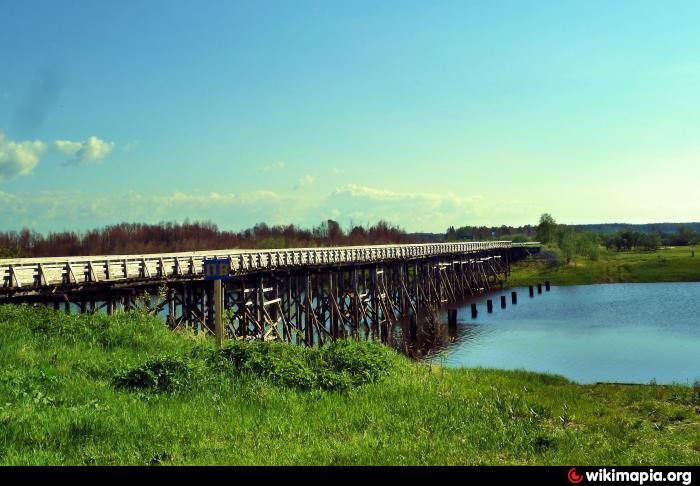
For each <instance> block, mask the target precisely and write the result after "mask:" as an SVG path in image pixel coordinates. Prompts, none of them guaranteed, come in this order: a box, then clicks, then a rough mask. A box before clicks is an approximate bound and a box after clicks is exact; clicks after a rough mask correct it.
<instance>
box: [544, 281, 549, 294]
mask: <svg viewBox="0 0 700 486" xmlns="http://www.w3.org/2000/svg"><path fill="white" fill-rule="evenodd" d="M544 288H545V290H546V291H547V292H549V280H546V281H545V282H544Z"/></svg>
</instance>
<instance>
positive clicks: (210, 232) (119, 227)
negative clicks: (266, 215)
mask: <svg viewBox="0 0 700 486" xmlns="http://www.w3.org/2000/svg"><path fill="white" fill-rule="evenodd" d="M415 241H416V239H415V238H412V237H411V236H409V235H408V234H406V232H405V231H404V230H402V229H401V228H398V227H396V226H393V225H392V224H390V223H387V222H385V221H380V222H378V223H377V224H375V225H373V226H369V227H367V228H365V227H363V226H354V227H352V228H351V229H348V230H343V229H342V228H341V226H340V224H338V223H337V222H336V221H333V220H327V221H324V222H323V223H321V224H320V225H319V226H317V227H315V228H312V229H303V228H300V227H298V226H295V225H286V226H268V225H267V224H265V223H260V224H257V225H255V226H254V227H252V228H249V229H246V230H244V231H240V232H235V231H222V230H219V229H218V227H217V226H216V225H215V224H214V223H211V222H189V221H185V222H184V223H182V224H179V223H174V222H162V223H158V224H141V223H121V224H116V225H111V226H106V227H104V228H100V229H93V230H89V231H85V232H74V231H62V232H56V233H48V234H46V235H43V234H41V233H37V232H36V231H32V230H29V229H23V230H21V231H9V232H0V258H24V257H41V256H78V255H115V254H116V255H120V254H141V253H160V252H178V251H198V250H221V249H227V248H293V247H297V248H299V247H316V246H343V245H376V244H385V243H412V242H415Z"/></svg>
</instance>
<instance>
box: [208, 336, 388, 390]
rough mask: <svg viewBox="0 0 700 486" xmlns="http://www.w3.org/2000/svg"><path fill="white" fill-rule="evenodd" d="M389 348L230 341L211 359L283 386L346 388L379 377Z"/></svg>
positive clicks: (384, 369) (342, 343)
mask: <svg viewBox="0 0 700 486" xmlns="http://www.w3.org/2000/svg"><path fill="white" fill-rule="evenodd" d="M390 356H391V351H390V350H389V349H388V348H386V347H385V346H383V345H381V344H378V343H367V342H353V341H346V340H341V341H335V342H333V343H330V344H328V345H326V346H324V347H322V348H302V347H299V346H293V345H290V344H285V343H263V342H259V341H254V342H245V341H232V342H231V343H229V344H227V345H226V346H225V347H224V348H222V349H221V350H219V351H218V352H217V353H216V355H215V358H214V360H213V362H214V363H218V364H219V365H221V363H222V362H223V363H226V364H227V365H228V366H232V368H233V370H234V371H235V372H236V373H249V374H254V375H257V376H261V377H264V378H266V379H269V380H270V381H272V382H273V383H276V384H278V385H283V386H289V387H295V388H301V389H305V390H308V389H312V388H321V389H325V390H334V389H347V388H350V387H353V386H359V385H362V384H365V383H371V382H374V381H377V380H379V379H380V378H381V377H382V376H383V375H384V374H386V373H387V372H388V370H389V368H390V366H391V359H390Z"/></svg>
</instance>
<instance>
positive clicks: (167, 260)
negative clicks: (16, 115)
mask: <svg viewBox="0 0 700 486" xmlns="http://www.w3.org/2000/svg"><path fill="white" fill-rule="evenodd" d="M536 245H539V244H538V243H534V244H533V243H512V242H510V241H483V242H468V243H430V244H411V245H376V246H352V247H327V248H287V249H279V250H245V249H231V250H213V251H194V252H180V253H156V254H147V255H104V256H81V257H48V258H17V259H4V260H0V278H2V284H1V287H0V292H7V291H16V290H19V289H21V290H25V289H31V288H41V287H51V286H61V285H69V286H70V285H80V284H83V283H92V284H94V283H110V282H119V281H130V280H164V279H170V278H198V277H201V276H202V263H203V261H204V258H211V257H230V258H231V270H232V272H233V273H234V274H238V275H242V274H247V273H255V272H259V271H265V270H273V269H283V268H295V267H317V266H329V265H352V264H365V263H372V262H379V261H387V260H388V261H393V260H407V259H416V258H429V257H432V256H439V255H445V254H465V255H468V254H474V253H479V252H488V251H493V250H503V249H510V248H517V247H527V246H536Z"/></svg>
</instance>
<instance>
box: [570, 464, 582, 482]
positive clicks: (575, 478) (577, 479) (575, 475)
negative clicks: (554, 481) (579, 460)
mask: <svg viewBox="0 0 700 486" xmlns="http://www.w3.org/2000/svg"><path fill="white" fill-rule="evenodd" d="M581 481H583V476H581V475H580V474H578V473H577V472H576V468H575V467H572V468H571V469H569V482H570V483H574V484H578V483H580V482H581Z"/></svg>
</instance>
